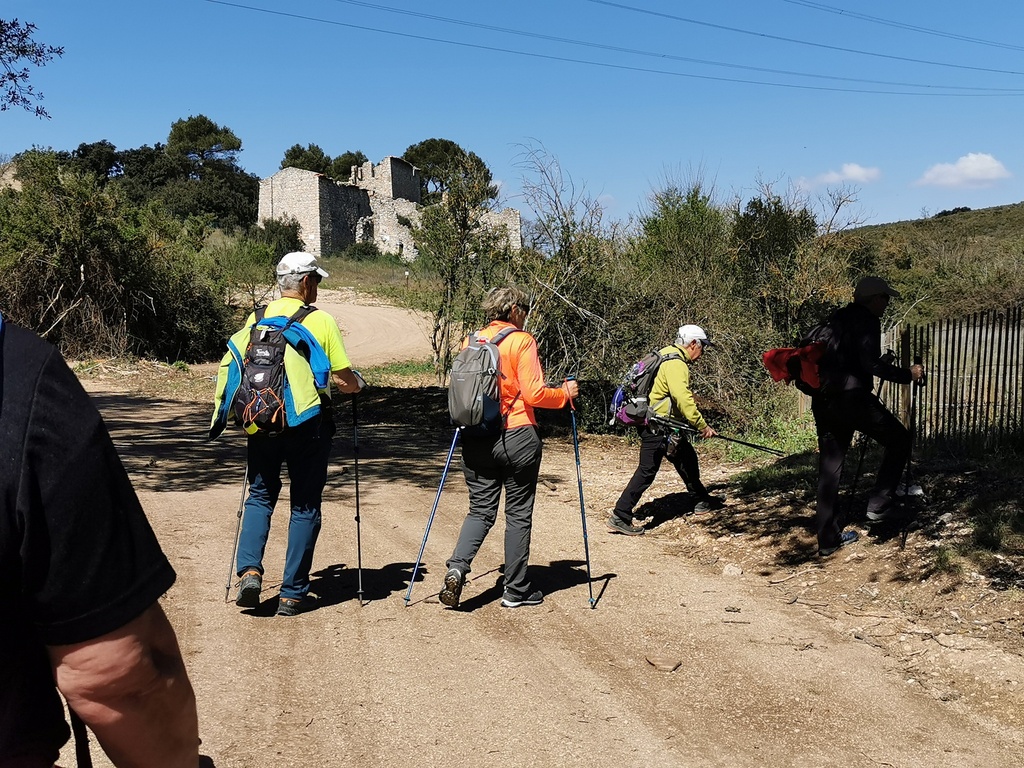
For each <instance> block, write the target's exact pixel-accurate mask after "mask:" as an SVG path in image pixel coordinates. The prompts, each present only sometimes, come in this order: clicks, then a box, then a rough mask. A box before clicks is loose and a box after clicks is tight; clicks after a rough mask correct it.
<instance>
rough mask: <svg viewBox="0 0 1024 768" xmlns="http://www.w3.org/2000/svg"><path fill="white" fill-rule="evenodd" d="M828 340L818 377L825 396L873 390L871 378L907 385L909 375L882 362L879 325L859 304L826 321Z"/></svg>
mask: <svg viewBox="0 0 1024 768" xmlns="http://www.w3.org/2000/svg"><path fill="white" fill-rule="evenodd" d="M828 327H829V329H830V331H831V335H832V339H831V341H830V343H829V351H828V352H827V353H826V355H825V357H824V358H822V361H821V363H820V366H819V368H820V370H819V373H820V375H821V378H822V382H823V387H824V390H825V391H826V392H827V393H838V392H849V391H851V390H858V389H866V390H868V391H871V390H872V389H874V381H875V380H874V377H875V376H877V377H878V378H880V379H884V380H886V381H894V382H896V383H898V384H909V383H910V381H911V375H910V371H909V370H907V369H906V368H899V367H897V366H895V365H892V364H891V363H889V362H886V361H885V360H883V359H882V324H881V322H880V321H879V319H878V318H877V317H875V316H874V315H873V314H872V313H871V311H870V310H869V309H868V308H867V307H865V306H863V305H862V304H847V305H846V306H845V307H843V308H842V309H838V310H836V311H835V312H834V313H833V315H832V317H831V318H829V321H828Z"/></svg>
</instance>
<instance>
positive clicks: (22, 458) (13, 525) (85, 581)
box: [0, 318, 199, 768]
mask: <svg viewBox="0 0 1024 768" xmlns="http://www.w3.org/2000/svg"><path fill="white" fill-rule="evenodd" d="M0 466H2V467H3V471H2V472H0V500H2V501H0V505H2V506H0V512H2V514H0V583H3V585H4V599H5V608H6V610H5V611H4V621H3V630H0V659H3V664H2V667H0V765H5V766H6V765H16V766H22V767H23V768H41V767H42V766H46V768H49V767H50V766H52V765H53V764H54V762H55V761H56V760H57V757H58V754H59V752H60V749H61V747H62V746H63V745H64V744H65V743H66V742H67V741H68V737H69V735H70V732H69V729H68V725H67V723H66V722H65V719H64V708H63V705H62V703H61V700H60V696H59V695H58V693H57V691H58V690H60V692H61V693H63V694H64V696H65V698H66V699H67V702H68V704H69V706H70V707H71V709H72V711H73V712H74V713H75V715H74V717H73V719H72V722H73V723H77V724H79V725H80V722H79V721H78V720H77V718H80V719H81V721H84V723H85V724H86V725H88V726H89V728H91V729H92V731H93V733H94V734H95V735H96V737H97V738H98V739H99V741H100V744H101V746H102V747H103V750H104V751H105V752H106V754H107V755H108V756H109V757H110V760H111V761H112V762H113V764H114V765H147V766H154V767H155V768H164V767H167V768H171V767H172V766H173V767H178V766H189V767H190V768H193V767H194V766H195V765H197V764H198V762H199V727H198V723H197V719H196V700H195V694H194V693H193V691H192V685H191V683H190V682H189V679H188V673H187V672H186V671H185V665H184V662H183V661H182V658H181V652H180V650H179V648H178V641H177V638H176V637H175V634H174V629H173V628H172V627H171V625H170V623H169V622H168V621H167V617H166V616H165V615H164V612H163V609H162V608H161V607H160V604H159V602H158V600H159V598H160V596H161V595H162V594H163V593H164V592H166V591H167V590H168V589H169V588H170V587H171V585H172V584H173V583H174V579H175V574H174V570H173V569H172V568H171V565H170V563H168V562H167V558H166V557H165V556H164V554H163V552H162V551H161V550H160V545H159V544H158V543H157V540H156V537H155V536H154V535H153V531H152V529H151V528H150V526H149V522H148V521H147V520H146V516H145V513H144V512H143V511H142V507H141V506H140V504H139V500H138V498H137V497H136V495H135V491H134V490H133V489H132V485H131V481H130V480H129V479H128V475H127V474H126V473H125V471H124V467H123V466H122V465H121V462H120V460H119V459H118V456H117V453H116V451H115V449H114V445H113V443H112V442H111V440H110V436H109V434H108V433H107V430H106V427H105V426H104V424H103V420H102V419H101V418H100V415H99V413H98V412H97V410H96V408H95V406H94V405H93V404H92V401H91V400H90V399H89V396H88V395H87V394H86V393H85V391H84V390H83V389H82V387H81V385H80V384H79V382H78V380H77V379H76V378H75V375H74V374H73V373H72V372H71V371H70V369H69V368H68V367H67V365H66V364H65V363H64V361H63V359H62V358H61V356H60V354H59V353H58V352H57V350H55V349H54V348H53V347H52V346H50V345H49V344H48V343H46V342H44V341H43V340H41V339H40V338H39V337H37V336H36V335H34V334H32V333H30V332H29V331H26V330H25V329H23V328H19V327H17V326H14V325H10V324H8V323H4V322H3V320H2V318H0ZM55 686H56V687H55ZM79 733H81V734H82V735H84V729H81V731H79V730H78V728H77V727H76V739H77V738H79V737H78V734H79ZM81 746H83V747H85V746H86V745H84V744H83V745H81Z"/></svg>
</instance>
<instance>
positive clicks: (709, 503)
mask: <svg viewBox="0 0 1024 768" xmlns="http://www.w3.org/2000/svg"><path fill="white" fill-rule="evenodd" d="M724 506H725V500H724V499H722V498H720V497H718V496H710V495H708V496H700V497H698V499H697V503H696V504H694V505H693V511H694V512H713V511H714V510H716V509H721V508H722V507H724Z"/></svg>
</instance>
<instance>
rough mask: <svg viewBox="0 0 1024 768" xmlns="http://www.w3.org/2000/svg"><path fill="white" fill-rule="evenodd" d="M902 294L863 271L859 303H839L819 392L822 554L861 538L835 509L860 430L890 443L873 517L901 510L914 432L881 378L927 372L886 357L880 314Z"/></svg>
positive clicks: (856, 295) (815, 406)
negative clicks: (887, 402) (890, 403)
mask: <svg viewBox="0 0 1024 768" xmlns="http://www.w3.org/2000/svg"><path fill="white" fill-rule="evenodd" d="M899 296H900V294H899V293H898V292H897V291H896V290H894V289H893V288H892V287H890V286H889V284H888V283H886V282H885V281H884V280H883V279H881V278H880V277H865V278H862V279H861V280H860V282H858V283H857V287H856V289H855V290H854V292H853V303H851V304H848V305H846V306H845V307H843V308H842V309H839V310H837V311H836V312H835V313H834V314H833V315H832V317H831V318H829V320H828V323H827V328H828V331H829V339H830V340H829V343H828V350H827V351H826V353H825V355H824V357H822V359H821V362H820V363H819V373H820V376H821V382H822V386H821V394H819V395H816V396H814V397H812V398H811V411H812V413H813V414H814V424H815V428H816V430H817V433H818V452H819V456H818V507H817V512H816V514H815V527H816V528H817V534H818V554H819V555H820V556H822V557H827V556H828V555H831V554H833V553H834V552H836V551H837V550H839V549H840V548H841V547H844V546H846V545H847V544H850V543H852V542H854V541H856V540H857V532H856V531H843V530H842V526H841V525H840V523H839V520H838V519H837V517H836V509H835V507H836V500H837V499H838V497H839V478H840V476H841V475H842V472H843V462H844V461H845V459H846V452H847V450H848V449H849V447H850V442H851V440H852V439H853V433H854V432H860V433H862V434H864V435H866V436H867V437H870V438H871V439H872V440H874V441H875V442H877V443H878V444H879V445H881V446H883V447H884V448H885V453H884V455H883V457H882V464H881V466H880V467H879V469H878V475H877V478H876V481H875V487H874V489H873V490H872V491H871V496H870V499H869V501H868V523H869V524H872V525H875V524H882V523H885V522H887V521H891V519H892V516H893V511H894V510H893V495H894V492H895V490H896V485H897V484H898V483H899V479H900V474H901V473H902V471H903V467H904V466H906V463H907V459H908V458H909V456H910V432H909V431H908V430H907V428H906V427H904V426H903V425H902V424H901V423H900V422H899V420H898V419H897V418H896V417H895V416H893V415H892V414H891V413H889V411H888V410H886V408H885V406H884V405H882V403H881V401H880V400H879V399H878V397H877V396H876V395H875V393H874V391H873V385H874V377H875V376H877V377H879V378H880V379H884V380H885V381H894V382H897V383H900V384H909V383H910V382H911V381H916V380H917V379H919V378H921V375H922V374H923V373H924V369H923V368H922V367H921V366H920V365H913V366H911V367H910V368H909V369H907V368H897V367H896V366H894V365H892V364H890V363H888V362H887V361H885V360H884V359H883V358H882V346H881V337H882V325H881V322H880V319H881V317H882V315H883V314H884V313H885V310H886V308H887V307H888V306H889V301H890V297H896V298H899Z"/></svg>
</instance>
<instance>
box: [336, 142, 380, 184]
mask: <svg viewBox="0 0 1024 768" xmlns="http://www.w3.org/2000/svg"><path fill="white" fill-rule="evenodd" d="M369 159H370V158H368V157H367V156H366V155H364V154H363V153H362V152H358V151H357V152H353V151H352V150H348V151H346V152H342V153H341V154H340V155H338V156H337V157H336V158H334V160H332V161H331V176H332V177H333V178H335V179H337V180H338V181H345V182H347V181H348V180H349V179H350V178H351V177H352V166H353V165H362V164H363V163H365V162H367V161H368V160H369Z"/></svg>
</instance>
